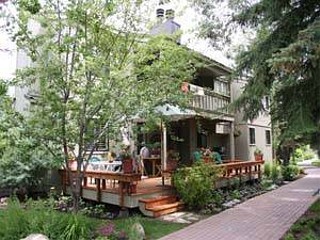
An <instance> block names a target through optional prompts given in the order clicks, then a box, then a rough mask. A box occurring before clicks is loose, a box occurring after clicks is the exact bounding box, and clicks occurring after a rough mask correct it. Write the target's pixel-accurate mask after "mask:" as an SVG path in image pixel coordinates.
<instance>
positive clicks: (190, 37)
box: [0, 0, 232, 79]
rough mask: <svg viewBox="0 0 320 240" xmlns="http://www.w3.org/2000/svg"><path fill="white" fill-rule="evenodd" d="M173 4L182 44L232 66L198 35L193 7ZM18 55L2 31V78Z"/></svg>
mask: <svg viewBox="0 0 320 240" xmlns="http://www.w3.org/2000/svg"><path fill="white" fill-rule="evenodd" d="M157 2H158V0H150V3H151V4H152V6H154V7H153V8H154V10H152V13H151V16H150V17H151V19H155V11H156V8H157ZM173 2H174V1H173ZM183 3H184V4H183ZM171 6H172V7H173V9H175V10H176V18H175V21H176V22H177V23H179V24H180V25H181V29H182V31H183V35H182V38H181V40H182V44H184V45H187V46H188V47H190V48H192V49H194V50H196V51H198V52H201V53H204V54H205V55H207V56H209V57H211V58H213V59H214V60H216V61H218V62H220V63H222V64H225V65H227V66H229V67H230V66H231V65H232V61H231V60H230V59H227V58H226V57H225V54H224V53H222V52H221V51H214V50H213V49H212V48H210V44H209V41H208V40H204V39H198V38H197V37H196V30H197V27H198V23H199V20H200V19H201V18H200V17H199V15H198V14H197V13H196V12H195V11H194V10H193V9H191V8H189V7H188V5H187V2H186V1H175V3H172V4H171ZM0 23H1V22H0ZM3 49H5V50H3ZM16 55H17V54H16V46H15V44H14V43H13V42H11V41H10V39H9V37H8V35H7V34H6V32H4V31H0V66H1V67H0V78H2V79H8V78H12V77H13V76H14V71H15V66H16Z"/></svg>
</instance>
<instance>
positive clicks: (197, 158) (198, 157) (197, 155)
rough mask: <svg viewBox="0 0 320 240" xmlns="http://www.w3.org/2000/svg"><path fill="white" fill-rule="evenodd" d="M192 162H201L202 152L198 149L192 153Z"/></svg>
mask: <svg viewBox="0 0 320 240" xmlns="http://www.w3.org/2000/svg"><path fill="white" fill-rule="evenodd" d="M192 155H193V160H194V162H198V161H200V160H201V158H202V152H201V151H200V149H196V150H195V151H194V152H193V153H192Z"/></svg>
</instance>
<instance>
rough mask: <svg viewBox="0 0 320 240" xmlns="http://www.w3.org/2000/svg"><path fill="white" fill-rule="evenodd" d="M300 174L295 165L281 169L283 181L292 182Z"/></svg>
mask: <svg viewBox="0 0 320 240" xmlns="http://www.w3.org/2000/svg"><path fill="white" fill-rule="evenodd" d="M299 173H300V169H299V167H298V166H297V165H292V164H290V165H288V166H282V167H281V175H282V177H283V180H285V181H292V180H294V179H295V178H296V177H297V176H298V175H299Z"/></svg>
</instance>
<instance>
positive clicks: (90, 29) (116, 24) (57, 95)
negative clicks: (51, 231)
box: [13, 0, 193, 210]
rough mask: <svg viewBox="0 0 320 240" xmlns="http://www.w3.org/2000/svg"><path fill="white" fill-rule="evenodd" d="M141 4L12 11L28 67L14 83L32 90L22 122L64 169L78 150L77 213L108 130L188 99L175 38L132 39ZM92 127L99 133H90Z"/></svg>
mask: <svg viewBox="0 0 320 240" xmlns="http://www.w3.org/2000/svg"><path fill="white" fill-rule="evenodd" d="M143 3H144V2H143V1H138V2H135V3H131V2H130V1H125V0H123V1H102V0H94V1H82V0H69V1H59V0H52V1H45V2H44V4H43V5H39V4H38V2H37V1H34V0H32V1H31V0H30V1H28V0H24V1H20V2H18V5H17V6H18V12H19V15H18V16H19V18H18V19H17V23H16V24H17V25H18V29H17V31H16V33H15V35H14V39H15V40H16V42H17V44H18V47H19V49H21V50H23V51H25V52H26V53H27V54H28V56H29V57H30V58H31V60H32V65H31V66H29V67H27V68H25V69H22V70H19V71H18V72H17V77H16V79H15V81H14V82H13V83H14V84H19V85H21V86H28V87H31V88H33V89H36V90H37V91H36V92H33V93H34V95H35V102H34V103H35V104H32V105H31V107H30V110H29V111H30V112H29V113H28V115H27V124H28V126H29V128H30V129H32V130H33V132H34V134H35V135H36V138H37V139H39V141H40V142H41V145H42V146H45V147H46V148H47V149H48V150H49V151H50V152H51V153H52V155H53V156H54V158H55V159H60V162H61V163H64V166H65V167H66V168H67V169H68V170H69V171H70V169H69V167H68V157H69V155H70V151H72V149H74V148H75V146H78V149H79V151H78V153H77V155H76V160H77V170H76V177H75V181H74V182H75V184H74V185H72V186H71V189H72V194H73V198H74V207H75V210H77V208H78V203H79V202H78V201H79V197H80V192H81V181H82V178H83V173H82V171H81V169H82V168H83V169H86V167H87V164H88V161H87V160H88V159H90V157H91V156H92V154H93V152H94V150H95V149H96V146H97V144H98V141H99V139H101V137H102V136H103V135H105V134H106V132H107V130H108V129H109V130H110V129H113V130H114V131H117V130H118V129H119V127H120V126H123V125H125V124H126V123H127V122H128V121H130V119H132V117H133V116H136V115H137V114H139V116H142V117H145V118H148V116H152V115H153V109H154V107H155V106H156V105H159V104H162V103H165V102H169V103H174V104H176V103H178V102H179V103H184V102H185V101H186V100H187V98H188V96H187V95H184V94H182V93H179V87H180V85H181V83H182V81H185V80H187V79H191V76H192V72H193V67H192V66H193V65H192V64H191V61H190V59H191V54H190V53H189V52H188V51H187V50H186V49H184V48H181V47H179V46H178V45H177V44H176V43H175V41H174V37H173V39H171V38H168V37H164V36H159V37H154V38H152V37H148V36H146V35H142V34H140V33H138V32H139V30H141V28H142V27H141V25H142V22H141V21H140V20H141V18H139V17H142V16H143V15H141V13H142V12H143V10H144V7H143ZM139 14H140V15H139ZM30 24H34V25H37V24H38V25H39V27H40V30H39V32H38V33H35V32H33V31H30V29H29V27H28V26H30ZM173 66H174V68H173ZM32 86H37V88H34V87H32ZM96 126H102V127H101V128H99V129H98V130H97V131H93V129H94V128H95V127H96ZM61 149H62V151H60V150H61Z"/></svg>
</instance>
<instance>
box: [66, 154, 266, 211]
mask: <svg viewBox="0 0 320 240" xmlns="http://www.w3.org/2000/svg"><path fill="white" fill-rule="evenodd" d="M263 163H264V161H237V160H233V161H230V162H228V163H223V164H219V165H216V166H217V167H218V168H220V169H221V176H220V178H219V179H218V181H227V182H226V183H227V186H229V185H231V181H232V180H233V179H238V180H239V181H240V183H241V182H242V181H247V180H254V179H257V178H258V179H260V178H261V176H262V165H263ZM209 164H210V163H209ZM60 173H61V177H62V184H63V190H64V191H65V192H66V190H67V189H66V187H67V186H70V181H73V180H72V179H74V177H75V174H76V171H75V170H72V171H70V172H68V171H66V170H60ZM69 174H71V177H70V175H69ZM170 175H171V174H170ZM163 176H164V175H163ZM89 181H91V184H90V183H89ZM138 181H141V174H135V173H134V174H123V173H115V172H107V171H86V172H84V173H83V181H82V186H83V188H84V189H93V190H95V191H96V201H98V202H101V194H102V191H103V190H107V183H108V182H109V183H110V184H111V185H112V186H113V192H114V193H117V194H118V195H119V196H120V198H119V206H124V196H125V195H131V193H132V188H131V187H132V185H135V183H137V182H138Z"/></svg>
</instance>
